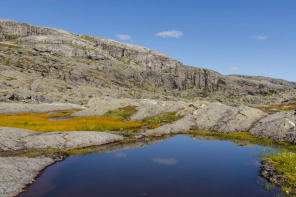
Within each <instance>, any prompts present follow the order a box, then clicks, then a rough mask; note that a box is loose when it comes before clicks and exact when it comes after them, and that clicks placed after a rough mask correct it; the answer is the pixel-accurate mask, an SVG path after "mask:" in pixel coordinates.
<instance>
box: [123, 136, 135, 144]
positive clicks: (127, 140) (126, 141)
mask: <svg viewBox="0 0 296 197" xmlns="http://www.w3.org/2000/svg"><path fill="white" fill-rule="evenodd" d="M135 141H137V138H136V137H132V138H129V139H126V140H122V141H120V142H121V143H131V142H135Z"/></svg>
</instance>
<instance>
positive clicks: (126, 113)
mask: <svg viewBox="0 0 296 197" xmlns="http://www.w3.org/2000/svg"><path fill="white" fill-rule="evenodd" d="M137 111H138V110H137V106H127V107H122V108H119V109H117V110H113V111H108V112H107V113H106V114H104V115H103V117H107V118H112V119H114V120H129V119H130V117H131V116H132V115H134V114H135V113H136V112H137Z"/></svg>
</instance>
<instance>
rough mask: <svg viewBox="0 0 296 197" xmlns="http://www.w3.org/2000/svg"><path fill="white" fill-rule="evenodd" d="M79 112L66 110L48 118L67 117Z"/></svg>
mask: <svg viewBox="0 0 296 197" xmlns="http://www.w3.org/2000/svg"><path fill="white" fill-rule="evenodd" d="M78 111H79V110H66V111H59V112H57V113H56V114H53V115H51V116H50V118H56V117H62V116H69V115H71V114H73V113H75V112H78Z"/></svg>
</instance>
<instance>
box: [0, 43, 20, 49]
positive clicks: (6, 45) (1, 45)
mask: <svg viewBox="0 0 296 197" xmlns="http://www.w3.org/2000/svg"><path fill="white" fill-rule="evenodd" d="M0 47H7V48H12V49H19V48H21V47H19V46H15V45H10V44H3V43H0Z"/></svg>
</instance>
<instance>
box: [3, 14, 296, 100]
mask: <svg viewBox="0 0 296 197" xmlns="http://www.w3.org/2000/svg"><path fill="white" fill-rule="evenodd" d="M0 42H1V43H0V46H1V47H0V69H1V73H4V75H3V74H2V76H3V77H2V80H1V81H0V84H1V85H0V88H1V90H2V91H1V93H0V99H1V100H2V101H10V100H12V101H13V100H26V101H28V102H31V101H39V102H74V103H83V102H87V101H88V100H89V98H92V97H98V96H107V95H108V96H111V97H131V98H133V97H134V98H141V97H143V98H146V97H148V98H159V99H169V100H172V99H196V98H206V99H208V100H216V101H220V102H228V101H227V100H228V98H229V97H244V98H239V99H240V101H238V102H245V103H249V104H251V103H250V101H249V100H250V98H246V97H248V96H250V95H251V96H253V97H252V99H253V100H254V98H256V99H255V100H258V101H256V102H255V103H257V104H262V103H261V102H263V101H262V99H260V98H259V97H260V96H262V95H265V96H266V95H273V94H281V93H285V92H290V91H294V89H295V87H296V83H294V82H288V81H285V80H277V79H272V78H267V77H263V78H262V77H261V78H258V77H251V76H241V75H239V76H238V75H229V76H226V75H222V74H220V73H218V72H216V71H212V70H210V69H204V68H198V67H193V66H185V65H183V64H182V63H181V62H180V61H178V60H175V59H173V58H171V57H169V56H168V55H165V54H163V53H160V52H157V51H154V50H151V49H147V48H145V47H141V46H136V45H131V44H125V43H120V42H117V41H113V40H110V39H105V38H99V37H92V36H86V35H79V34H74V33H70V32H67V31H64V30H60V29H54V28H50V27H39V26H34V25H30V24H27V23H18V22H15V21H10V20H6V19H4V20H3V19H1V20H0ZM25 73H26V74H25ZM15 76H18V77H15ZM7 79H10V81H9V80H7ZM11 79H14V80H11ZM25 79H26V83H23V82H22V81H23V80H25ZM57 80H58V81H59V82H57ZM12 82H14V83H12ZM114 90H116V91H114ZM75 91H76V92H75ZM98 92H100V93H98ZM62 93H63V94H62ZM289 94H290V93H289ZM71 95H75V96H71ZM291 95H293V94H292V93H291ZM59 97H62V98H59ZM67 97H68V99H67ZM257 97H258V98H257ZM77 98H79V99H77ZM285 98H286V96H285ZM243 99H244V100H246V101H242V100H243ZM252 99H251V100H252ZM235 100H237V98H236V99H235ZM282 100H283V99H282ZM279 102H280V101H279Z"/></svg>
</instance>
